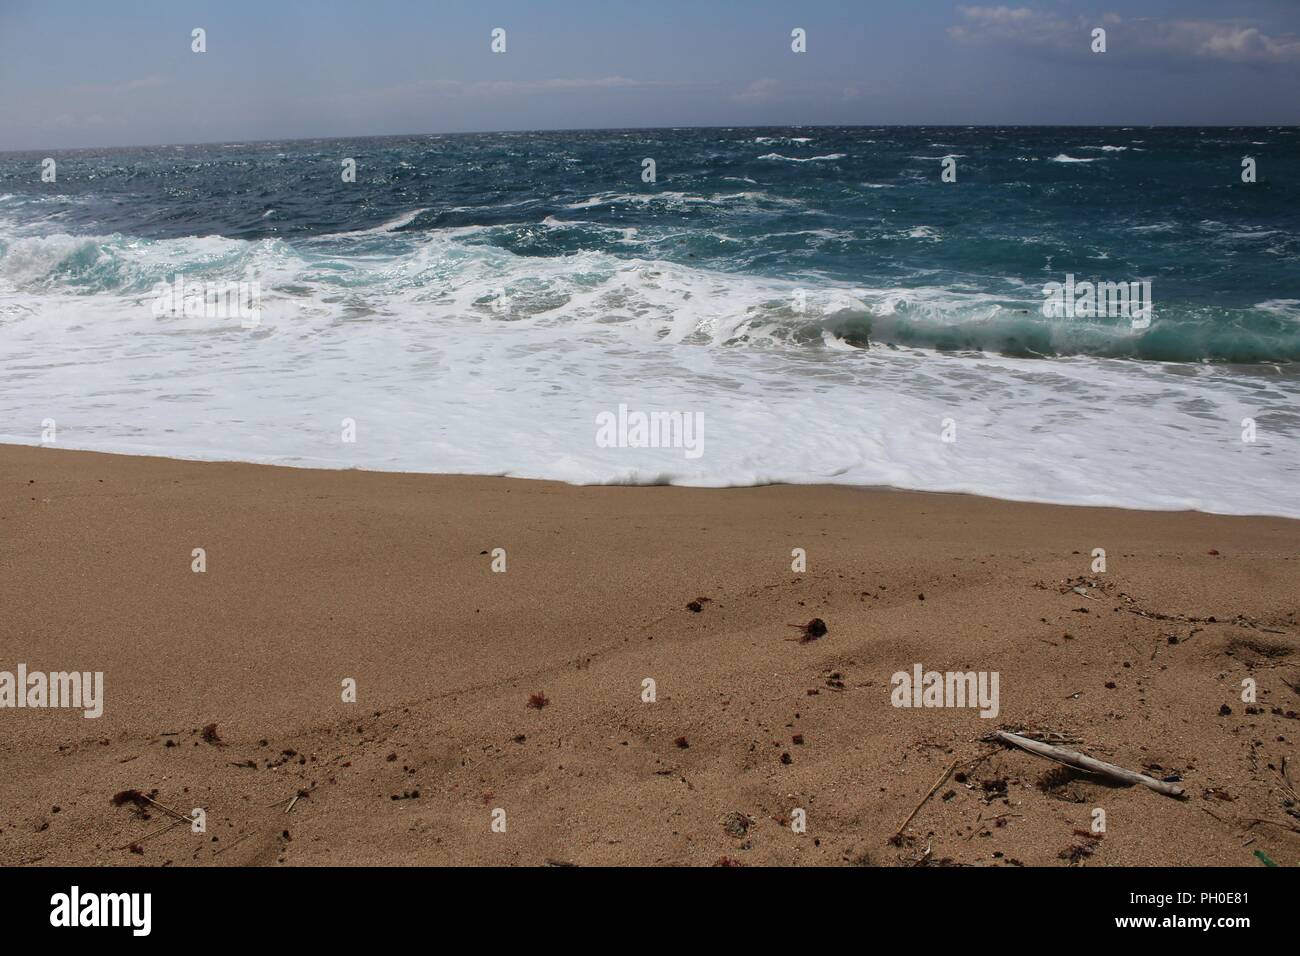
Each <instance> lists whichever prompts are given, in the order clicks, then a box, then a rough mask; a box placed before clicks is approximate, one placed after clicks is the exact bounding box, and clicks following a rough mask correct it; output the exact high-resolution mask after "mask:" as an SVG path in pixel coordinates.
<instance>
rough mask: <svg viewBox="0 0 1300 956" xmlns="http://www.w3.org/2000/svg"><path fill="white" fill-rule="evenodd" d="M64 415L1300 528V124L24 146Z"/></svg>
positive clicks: (3, 190)
mask: <svg viewBox="0 0 1300 956" xmlns="http://www.w3.org/2000/svg"><path fill="white" fill-rule="evenodd" d="M47 155H50V156H51V157H52V158H53V159H55V161H56V164H57V166H56V179H55V181H54V182H43V181H42V179H41V171H42V160H43V159H44V158H45V157H46V156H47ZM1244 157H1252V158H1253V159H1254V160H1255V164H1256V181H1255V182H1253V183H1243V182H1242V177H1241V174H1242V160H1243V158H1244ZM348 158H351V159H353V160H355V163H356V181H355V182H351V183H349V182H344V181H343V177H342V175H341V171H342V163H343V160H344V159H348ZM645 159H653V160H654V163H655V174H656V175H655V180H654V181H653V182H646V181H644V180H643V169H644V168H645V167H644V165H643V161H644V160H645ZM945 159H952V160H955V171H956V182H951V183H947V182H943V181H942V178H941V173H942V171H943V168H944V160H945ZM1069 275H1073V276H1074V277H1075V279H1076V281H1078V282H1082V281H1095V282H1125V283H1129V282H1141V281H1146V282H1150V288H1151V298H1152V303H1153V308H1152V311H1151V315H1150V320H1151V321H1150V324H1149V326H1148V327H1135V326H1134V323H1133V322H1132V321H1130V319H1129V318H1127V317H1125V316H1122V315H1121V316H1117V317H1111V316H1099V317H1088V316H1082V317H1079V316H1075V317H1048V316H1045V315H1043V312H1042V308H1041V307H1042V304H1043V300H1044V296H1043V291H1042V290H1043V286H1044V285H1045V284H1047V283H1051V282H1061V283H1064V282H1065V281H1066V279H1067V276H1069ZM178 277H180V279H181V281H182V282H183V283H184V282H189V283H196V282H200V283H201V282H208V283H220V282H224V281H248V282H252V281H256V282H257V284H258V286H257V288H258V292H259V299H258V302H257V304H258V305H259V307H260V312H259V315H258V318H257V322H256V324H255V326H253V327H246V326H248V325H249V323H247V322H241V321H240V319H239V318H238V317H222V316H215V317H214V316H212V315H186V314H184V311H183V310H178V311H176V312H175V313H173V312H168V311H165V310H164V311H163V312H161V313H159V310H158V308H156V306H157V303H158V301H159V290H160V284H161V283H165V284H169V285H171V286H172V287H175V283H176V281H177V279H178ZM620 405H626V406H627V407H628V409H630V410H632V411H638V410H640V411H644V412H647V413H649V412H655V411H663V412H674V411H676V412H682V413H685V414H687V415H695V414H697V413H698V414H699V416H701V419H700V420H701V421H702V425H703V432H702V443H701V444H700V446H699V451H700V454H698V455H688V454H686V453H685V450H684V449H683V448H679V447H668V448H640V447H603V446H602V444H601V443H598V442H597V440H596V437H597V426H596V421H597V416H599V415H601V413H602V412H617V409H618V407H619V406H620ZM345 419H347V420H351V421H352V422H354V423H355V429H354V434H355V440H354V441H350V440H346V439H347V438H350V437H352V436H351V435H348V434H345V428H344V420H345ZM47 420H53V422H54V425H55V430H54V432H53V434H54V436H55V444H57V446H59V447H69V448H82V449H95V450H102V451H116V452H128V453H136V454H150V455H168V456H174V457H182V458H201V459H236V460H248V461H259V462H273V463H280V464H289V465H301V466H313V467H338V468H348V467H356V468H367V469H380V470H400V471H417V472H441V473H469V474H500V475H519V476H526V477H536V478H553V479H560V480H563V481H568V482H575V483H630V484H648V483H664V482H669V483H674V484H687V485H708V486H728V485H753V484H759V483H767V482H836V483H845V484H857V485H891V486H896V487H902V488H914V489H925V490H942V491H963V492H974V493H978V494H984V495H991V496H995V497H1000V498H1008V499H1016V500H1034V501H1050V502H1063V503H1075V504H1106V505H1120V506H1128V507H1137V508H1155V509H1183V508H1193V509H1200V510H1205V511H1213V512H1225V513H1262V514H1275V515H1288V516H1292V517H1300V442H1298V439H1300V132H1298V131H1297V129H1296V128H1294V127H1285V128H1240V129H1236V128H1217V127H1216V128H1206V129H1170V128H1156V129H1153V128H1145V127H1125V128H1080V127H1071V128H968V127H961V128H951V127H942V128H941V127H929V128H897V127H855V128H797V129H767V128H764V129H743V128H726V129H683V130H630V131H601V132H573V133H498V134H481V135H478V134H475V135H443V136H437V135H430V136H409V137H393V138H369V139H346V140H313V141H293V142H267V143H246V144H245V143H227V144H216V145H202V146H193V145H191V146H165V147H151V148H142V149H107V150H83V151H73V152H61V153H54V154H49V153H42V152H35V153H4V154H0V441H6V442H18V443H28V444H37V443H40V442H41V441H42V439H43V438H45V439H48V438H49V437H50V435H51V432H50V431H49V429H48V428H47V427H46V426H47V425H48V421H47ZM1247 420H1249V421H1247ZM43 423H44V424H43ZM1252 428H1253V434H1251V430H1252ZM1243 437H1248V438H1253V440H1243ZM945 439H949V440H945ZM952 439H955V440H952ZM633 441H635V438H633Z"/></svg>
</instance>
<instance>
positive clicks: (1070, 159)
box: [1048, 153, 1102, 163]
mask: <svg viewBox="0 0 1300 956" xmlns="http://www.w3.org/2000/svg"><path fill="white" fill-rule="evenodd" d="M1101 159H1102V157H1101V156H1086V157H1083V156H1066V155H1065V153H1057V154H1056V155H1055V156H1053V157H1052V158H1051V159H1050V160H1048V162H1052V163H1096V162H1100V161H1101Z"/></svg>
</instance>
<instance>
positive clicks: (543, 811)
mask: <svg viewBox="0 0 1300 956" xmlns="http://www.w3.org/2000/svg"><path fill="white" fill-rule="evenodd" d="M0 487H2V488H3V489H4V494H3V495H0V606H2V607H3V608H4V614H3V615H0V671H10V672H12V671H15V670H16V668H17V666H18V665H19V664H23V665H25V666H26V668H27V669H28V670H29V671H46V672H49V671H72V670H76V671H85V672H102V673H103V675H104V679H103V680H104V700H103V715H102V716H101V717H99V718H97V719H87V718H85V717H83V716H82V713H81V712H80V711H75V710H71V709H52V708H45V709H38V708H7V709H0V727H2V728H3V730H2V732H0V765H3V768H4V773H3V775H0V865H28V864H31V865H53V864H93V865H126V864H132V865H174V866H179V865H214V864H215V865H276V864H285V865H302V864H324V863H332V864H398V865H401V864H435V865H436V864H516V865H545V864H548V863H549V864H552V865H556V864H559V865H568V864H575V865H599V864H614V865H652V864H673V865H714V864H717V863H738V864H743V865H848V864H857V865H878V866H899V865H902V866H907V865H933V864H941V863H955V864H966V865H975V866H1004V865H1019V864H1023V865H1049V866H1066V865H1082V866H1099V865H1103V866H1106V865H1108V866H1128V865H1140V864H1155V865H1164V866H1189V865H1243V866H1244V865H1250V866H1258V865H1259V863H1258V860H1257V858H1256V857H1255V856H1254V854H1255V852H1256V851H1262V852H1263V853H1264V854H1266V855H1267V856H1268V857H1269V858H1271V859H1272V860H1275V861H1276V862H1278V863H1279V864H1283V865H1294V864H1295V863H1296V862H1297V860H1298V859H1300V832H1298V831H1300V819H1297V816H1296V815H1295V814H1289V813H1288V808H1289V809H1292V810H1294V809H1295V807H1294V806H1290V805H1289V804H1288V800H1291V799H1294V796H1295V795H1294V792H1293V791H1291V792H1290V793H1288V784H1287V781H1286V774H1287V773H1288V772H1289V776H1290V780H1291V781H1300V767H1298V766H1297V765H1296V764H1297V760H1296V755H1297V747H1296V741H1297V739H1300V724H1297V717H1298V715H1297V711H1300V693H1298V692H1297V688H1300V653H1297V652H1300V622H1298V621H1297V619H1296V616H1297V614H1298V613H1300V549H1298V548H1297V544H1298V543H1300V524H1298V523H1297V522H1295V521H1289V520H1286V519H1281V518H1267V517H1218V516H1213V515H1205V514H1199V513H1186V512H1184V513H1170V512H1136V511H1121V510H1111V509H1090V508H1077V507H1056V506H1047V505H1037V504H1020V503H1011V502H1004V501H996V500H989V499H980V498H973V497H967V496H959V495H939V494H925V493H912V492H901V491H891V490H868V489H857V488H847V487H825V486H770V487H757V488H735V489H726V490H704V489H690V488H679V487H574V486H568V485H562V484H557V483H551V482H543V481H524V480H515V479H504V478H487V477H483V478H479V477H442V476H430V475H411V474H383V473H369V472H358V471H314V470H299V469H290V468H278V467H269V466H260V465H251V464H237V463H230V464H227V463H208V462H186V461H174V460H168V459H161V458H140V457H128V456H117V455H102V454H94V453H84V452H73V451H63V450H53V449H49V448H34V447H17V446H0ZM200 548H201V549H203V552H204V559H205V561H206V567H205V570H203V571H202V572H201V573H198V572H196V571H195V570H194V569H193V568H194V562H195V560H196V558H195V555H194V552H195V549H200ZM1096 548H1102V549H1104V550H1105V552H1106V570H1105V571H1104V572H1103V573H1094V572H1093V570H1092V565H1093V561H1094V558H1093V551H1094V549H1096ZM495 549H504V557H502V556H501V555H500V552H496V551H495ZM794 549H803V551H804V552H805V553H806V562H807V565H806V570H802V571H799V570H792V562H794V561H796V560H797V558H796V557H794V556H792V551H794ZM501 561H504V565H505V570H504V571H499V570H494V563H495V564H497V565H498V566H499V565H500V563H501ZM813 618H819V619H821V620H822V621H824V622H825V625H826V631H827V632H826V633H825V634H824V635H823V636H821V637H820V638H817V639H815V640H806V641H803V640H800V635H801V632H800V631H798V630H796V629H794V628H792V627H790V626H789V625H791V624H796V623H804V622H807V621H810V620H811V619H813ZM914 665H921V666H922V667H923V668H924V669H925V670H927V671H928V670H936V671H940V672H946V671H962V672H967V671H974V672H984V673H996V674H997V675H998V685H997V686H998V688H999V700H998V707H997V711H998V712H997V714H996V716H991V717H981V716H980V713H979V711H978V710H977V709H975V708H971V707H969V706H967V707H934V708H927V707H922V708H915V707H899V706H894V705H893V704H892V703H891V677H892V675H894V674H895V673H897V672H900V671H901V672H909V673H910V672H912V670H913V668H914ZM1247 678H1250V679H1253V681H1254V682H1255V684H1256V687H1257V690H1256V700H1255V701H1254V702H1253V703H1251V702H1243V699H1242V693H1243V680H1245V679H1247ZM349 679H350V680H353V681H355V686H356V698H357V699H356V702H355V703H352V702H345V701H344V700H343V697H344V682H345V681H347V680H349ZM647 679H649V680H651V681H653V690H654V695H653V696H654V700H653V701H650V700H647V699H646V698H647V696H648V695H649V691H648V690H647V689H646V688H647V687H648V686H650V685H647V684H646V681H647ZM998 728H1004V729H1005V728H1020V729H1024V730H1028V731H1033V732H1036V733H1040V734H1043V733H1050V734H1051V735H1053V737H1052V739H1057V740H1064V741H1067V742H1069V745H1070V746H1072V747H1074V748H1075V749H1079V750H1083V751H1086V752H1087V753H1089V754H1091V755H1093V756H1095V757H1098V758H1099V759H1102V760H1107V761H1111V762H1113V763H1116V764H1118V765H1120V766H1123V767H1127V768H1130V769H1133V770H1139V771H1143V772H1146V773H1148V774H1151V775H1152V776H1155V777H1158V778H1161V779H1165V778H1177V779H1178V781H1179V782H1180V784H1181V785H1182V786H1183V787H1185V789H1186V791H1187V795H1186V799H1184V800H1177V799H1173V798H1170V797H1168V796H1164V795H1161V794H1159V793H1156V792H1154V791H1152V790H1148V789H1146V788H1144V787H1140V786H1139V787H1119V786H1114V785H1111V784H1109V783H1108V782H1106V781H1104V780H1101V779H1098V778H1092V777H1088V776H1086V775H1080V774H1074V773H1072V772H1070V771H1066V770H1063V769H1062V768H1059V767H1058V766H1057V765H1055V764H1052V763H1051V762H1049V761H1046V760H1043V759H1041V758H1039V757H1036V756H1032V755H1030V754H1027V753H1024V752H1019V751H1013V750H1008V749H1006V748H1003V747H1000V746H996V745H991V744H989V743H986V742H983V741H981V739H980V738H981V737H982V736H984V735H987V734H989V733H990V732H992V731H993V730H995V729H998ZM1287 758H1289V763H1286V764H1284V760H1286V759H1287ZM950 767H951V768H952V772H951V773H950V774H948V775H947V776H945V772H946V771H948V769H949V768H950ZM938 780H942V781H943V782H942V784H941V785H940V786H939V787H938V788H937V789H935V792H934V793H933V795H932V796H929V798H928V799H925V800H924V802H923V803H922V800H923V798H925V797H926V796H927V794H928V793H929V792H930V791H931V789H932V788H934V786H935V783H936V781H938ZM131 790H138V791H140V792H141V793H142V794H144V795H145V796H147V797H148V798H149V799H148V800H144V799H139V800H135V799H131V798H128V799H126V802H125V803H123V804H122V805H115V803H114V801H113V798H114V796H115V795H116V794H120V793H121V792H123V791H131ZM295 796H296V797H297V799H295ZM918 804H921V805H920V808H919V810H918V811H917V813H916V815H915V817H914V818H913V819H912V820H911V821H910V824H909V825H908V826H907V827H906V829H905V830H904V831H903V835H902V836H901V837H899V838H894V837H895V834H896V832H897V831H898V830H899V827H900V825H902V824H903V822H904V821H905V820H906V819H907V818H908V815H909V814H910V813H912V811H913V810H914V809H915V808H917V806H918ZM196 807H197V808H203V809H204V810H205V812H206V820H207V827H206V832H205V833H202V834H195V833H192V832H191V829H190V827H189V826H188V825H186V824H179V825H177V826H175V827H172V828H170V829H168V828H167V826H168V824H169V822H173V821H172V818H171V817H170V816H169V814H168V811H169V810H170V811H175V812H178V813H180V814H182V815H184V814H189V813H190V812H191V811H192V810H193V809H194V808H196ZM1098 809H1100V810H1102V811H1104V815H1105V817H1104V819H1105V830H1104V833H1094V827H1093V821H1094V819H1095V811H1096V810H1098ZM796 811H802V815H801V816H802V819H804V820H806V832H795V828H792V826H791V823H792V821H793V820H794V819H795V818H796V816H799V814H797V813H796ZM494 821H496V822H500V821H504V823H505V826H504V832H498V831H499V830H500V829H501V828H500V827H499V826H498V827H497V828H496V829H494V827H493V824H494ZM1260 821H1263V822H1260ZM891 838H892V839H891Z"/></svg>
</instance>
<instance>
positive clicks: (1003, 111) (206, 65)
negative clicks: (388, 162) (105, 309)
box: [0, 0, 1300, 150]
mask: <svg viewBox="0 0 1300 956" xmlns="http://www.w3.org/2000/svg"><path fill="white" fill-rule="evenodd" d="M1098 27H1099V28H1102V29H1104V30H1105V31H1106V51H1105V52H1104V53H1094V52H1093V51H1092V50H1091V48H1090V47H1091V44H1092V42H1093V39H1092V31H1093V30H1094V29H1095V28H1098ZM195 28H202V29H203V30H204V31H205V32H206V45H207V50H206V52H203V53H195V52H193V50H192V49H191V46H192V31H193V30H194V29H195ZM496 28H500V29H502V30H504V31H505V52H503V53H494V52H493V51H492V49H491V43H492V36H491V34H492V31H493V30H494V29H496ZM796 28H798V29H802V30H804V31H806V37H807V40H806V46H807V49H806V52H802V53H796V52H794V51H793V50H792V49H791V44H792V42H793V41H792V38H791V31H792V30H795V29H796ZM1298 93H1300V2H1297V0H1208V2H1207V0H1132V2H1128V0H1102V2H1101V3H1093V2H1090V0H1079V2H1076V0H1026V2H1022V3H1017V2H1015V0H1012V2H1010V3H1005V4H1003V3H996V4H980V3H953V2H940V0H797V2H790V0H787V2H776V0H554V2H552V0H507V2H492V0H477V2H462V0H418V2H417V0H258V2H250V0H216V2H209V0H131V2H116V3H107V2H104V0H59V2H53V3H52V2H50V0H0V150H19V149H22V150H39V149H52V148H63V149H70V148H77V147H97V146H132V145H157V144H173V143H201V142H247V141H252V140H267V139H296V138H314V137H336V136H368V135H388V134H401V133H445V132H463V131H488V130H525V129H600V128H625V127H664V126H802V125H827V124H830V125H884V124H902V125H909V124H915V125H1013V124H1017V125H1040V124H1042V125H1075V124H1078V125H1151V124H1157V125H1275V124H1295V123H1297V121H1298V120H1300V96H1298V95H1297V94H1298Z"/></svg>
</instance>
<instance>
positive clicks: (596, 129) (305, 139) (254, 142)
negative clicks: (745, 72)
mask: <svg viewBox="0 0 1300 956" xmlns="http://www.w3.org/2000/svg"><path fill="white" fill-rule="evenodd" d="M1278 128H1283V129H1287V128H1289V129H1300V124H1298V123H1266V124H1262V125H1261V124H1246V125H1240V124H1233V123H1192V124H1188V123H1167V124H1166V123H1105V124H1098V123H1050V124H1049V123H847V124H846V123H806V124H802V123H801V124H776V125H770V124H764V125H758V126H739V125H734V124H733V125H723V126H718V125H707V126H703V125H702V126H695V125H684V126H591V127H582V126H574V127H539V128H534V129H499V130H451V131H447V132H442V133H436V132H421V133H364V134H350V135H343V136H294V137H290V138H285V139H281V138H273V139H249V140H245V139H238V140H234V139H232V140H203V141H199V142H188V143H136V144H131V145H125V146H106V145H103V144H98V145H93V146H63V147H58V148H57V149H52V148H50V147H40V146H36V147H31V148H23V149H0V156H4V155H8V154H11V153H41V152H60V151H62V152H85V151H87V150H109V149H169V148H170V149H175V148H178V147H182V148H189V147H191V146H261V145H266V144H269V143H311V142H326V141H339V140H351V139H411V138H416V137H424V136H505V135H522V134H529V133H628V132H635V133H645V132H658V131H665V130H666V131H677V130H714V129H716V130H736V129H758V130H768V129H779V130H807V129H1171V130H1172V129H1278Z"/></svg>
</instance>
